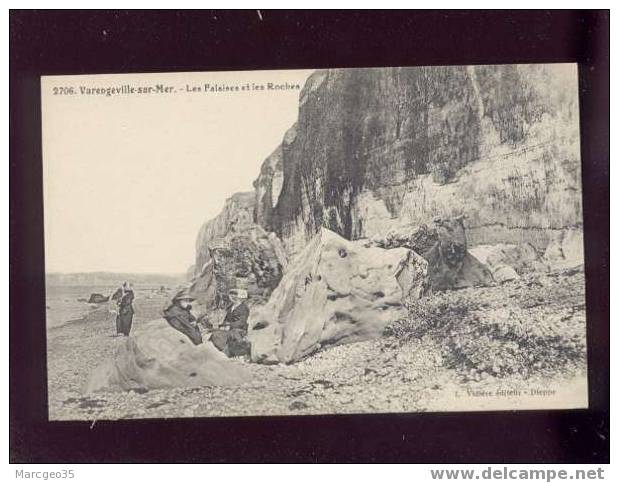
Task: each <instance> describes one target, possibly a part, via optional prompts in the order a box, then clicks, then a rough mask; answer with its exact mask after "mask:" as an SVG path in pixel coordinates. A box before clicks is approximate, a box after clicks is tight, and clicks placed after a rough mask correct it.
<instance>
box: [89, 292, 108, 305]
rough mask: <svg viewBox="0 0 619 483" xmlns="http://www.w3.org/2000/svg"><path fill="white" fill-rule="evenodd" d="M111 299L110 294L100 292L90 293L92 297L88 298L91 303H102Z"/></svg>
mask: <svg viewBox="0 0 619 483" xmlns="http://www.w3.org/2000/svg"><path fill="white" fill-rule="evenodd" d="M109 300H110V297H109V296H105V295H101V294H100V293H93V294H90V298H89V299H88V303H89V304H102V303H104V302H107V301H109Z"/></svg>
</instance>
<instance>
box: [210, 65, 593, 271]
mask: <svg viewBox="0 0 619 483" xmlns="http://www.w3.org/2000/svg"><path fill="white" fill-rule="evenodd" d="M578 132H579V131H578V92H577V76H576V68H575V66H573V65H567V64H553V65H503V66H501V65H498V66H474V67H473V66H472V67H462V66H452V67H413V68H387V69H332V70H326V71H317V72H316V73H314V74H313V75H312V76H311V77H310V78H309V79H308V81H307V83H306V85H305V87H304V89H303V91H302V93H301V98H300V106H299V117H298V121H297V123H296V124H295V126H293V128H291V130H290V131H289V132H288V133H286V135H285V137H284V140H283V142H282V144H281V146H279V147H278V148H277V149H276V150H275V151H274V153H273V154H272V155H271V156H270V157H269V158H267V160H265V162H264V164H263V166H262V169H261V172H260V175H259V176H258V178H257V180H256V182H255V183H254V186H255V192H254V195H255V197H256V202H255V207H256V208H255V210H254V221H255V223H257V224H258V225H260V226H262V227H263V228H264V229H265V230H266V231H269V232H270V231H273V232H275V233H276V234H277V235H278V237H280V238H281V239H282V241H283V243H284V246H285V248H286V251H287V252H288V253H289V254H294V253H298V252H299V251H300V250H301V249H302V248H303V247H304V246H305V244H306V242H307V241H308V240H310V239H311V238H312V237H313V235H314V234H315V233H317V231H318V229H319V228H320V227H327V228H329V229H330V230H332V231H334V232H336V233H338V234H340V235H342V236H343V237H344V238H347V239H358V238H370V237H372V236H374V235H376V234H379V235H381V234H384V233H387V232H388V231H389V230H390V229H392V228H398V227H401V226H406V225H412V226H419V225H421V224H424V223H426V224H429V223H431V220H432V219H433V218H434V217H436V216H440V217H443V218H452V217H454V216H457V215H459V214H461V213H463V212H465V213H466V215H467V220H466V227H467V230H468V231H467V233H468V238H469V245H477V244H493V243H511V244H521V243H525V242H528V243H531V244H532V245H533V246H534V247H535V248H536V250H540V251H543V250H544V249H545V248H546V246H547V245H548V243H549V241H550V240H552V239H553V238H554V237H556V236H561V235H558V234H560V233H561V232H562V231H564V230H566V229H571V228H572V227H575V228H576V230H581V229H582V208H581V181H580V160H579V149H580V148H579V138H578ZM199 258H200V256H198V259H199Z"/></svg>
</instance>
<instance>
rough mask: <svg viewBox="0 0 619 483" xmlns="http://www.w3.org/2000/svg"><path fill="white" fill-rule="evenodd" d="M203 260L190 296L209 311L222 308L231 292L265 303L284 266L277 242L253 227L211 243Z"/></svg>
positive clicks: (270, 234)
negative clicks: (239, 292) (203, 262)
mask: <svg viewBox="0 0 619 483" xmlns="http://www.w3.org/2000/svg"><path fill="white" fill-rule="evenodd" d="M206 260H207V261H206V262H205V264H204V266H203V267H202V269H201V271H200V273H199V274H198V276H197V277H196V278H195V279H194V281H193V282H192V284H191V287H190V292H191V294H192V295H193V296H195V297H196V299H197V300H198V302H200V303H202V304H204V305H205V306H206V309H207V310H209V311H212V310H215V309H217V308H223V307H225V306H226V305H227V304H228V303H229V299H228V292H229V291H230V289H233V288H242V289H245V290H247V293H248V295H249V298H250V301H251V303H252V304H256V303H257V304H260V303H264V302H266V301H267V300H268V298H269V296H270V295H271V292H272V291H273V289H274V288H275V287H277V285H278V284H279V281H280V280H281V278H282V273H283V268H284V266H285V265H286V259H285V254H284V251H283V248H282V247H281V242H280V241H279V239H277V237H276V236H275V235H274V234H272V233H267V232H266V231H264V230H263V229H262V228H260V227H259V226H257V225H247V226H246V229H245V230H243V231H242V232H236V231H231V232H230V233H228V234H227V235H226V236H224V237H221V238H218V239H214V240H211V241H210V242H209V246H208V256H207V257H206Z"/></svg>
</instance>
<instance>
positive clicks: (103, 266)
mask: <svg viewBox="0 0 619 483" xmlns="http://www.w3.org/2000/svg"><path fill="white" fill-rule="evenodd" d="M41 94H42V109H43V112H42V113H43V163H44V203H45V250H46V273H47V334H48V386H49V415H50V418H51V419H86V420H95V419H117V418H148V417H202V416H220V415H225V416H234V415H272V414H317V413H321V414H322V413H360V412H419V411H462V410H471V411H472V410H488V409H538V408H583V407H587V380H586V350H585V347H586V344H585V332H586V321H585V297H584V295H585V294H584V271H583V236H582V189H581V165H580V143H579V116H578V83H577V67H576V65H575V64H537V65H495V66H450V67H411V68H376V69H329V70H317V71H260V72H220V73H209V72H204V73H173V74H167V73H166V74H131V75H129V74H123V75H97V76H53V77H44V78H43V79H42V93H41Z"/></svg>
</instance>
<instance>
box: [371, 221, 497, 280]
mask: <svg viewBox="0 0 619 483" xmlns="http://www.w3.org/2000/svg"><path fill="white" fill-rule="evenodd" d="M366 245H375V246H379V247H382V248H398V247H405V248H409V249H411V250H414V251H415V252H417V253H418V254H420V255H421V256H422V257H423V258H424V259H425V260H426V261H427V263H428V275H429V278H430V285H431V287H432V290H434V291H437V290H448V289H454V288H464V287H475V286H487V285H490V284H492V283H493V281H494V280H493V277H492V274H491V273H490V271H489V270H488V269H487V268H486V267H485V266H484V264H483V263H481V262H480V261H479V260H478V259H477V258H475V257H474V256H471V254H470V253H469V252H468V250H467V241H466V234H465V229H464V221H463V217H462V216H459V217H456V218H453V219H441V218H437V219H435V220H434V226H433V227H432V228H430V227H428V226H427V225H425V224H424V225H421V226H419V227H416V228H412V227H402V228H401V229H400V230H391V231H390V232H388V233H387V234H386V236H385V237H379V236H375V237H373V238H372V239H371V240H370V241H369V242H368V243H367V244H366Z"/></svg>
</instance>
